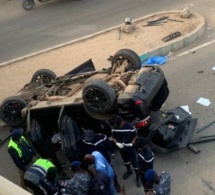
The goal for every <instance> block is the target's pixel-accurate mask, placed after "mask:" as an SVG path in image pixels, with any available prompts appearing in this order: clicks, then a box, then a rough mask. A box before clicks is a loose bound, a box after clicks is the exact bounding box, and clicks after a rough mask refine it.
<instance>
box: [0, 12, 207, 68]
mask: <svg viewBox="0 0 215 195" xmlns="http://www.w3.org/2000/svg"><path fill="white" fill-rule="evenodd" d="M179 12H181V11H179V10H174V11H163V12H158V13H155V14H150V15H147V16H144V17H141V18H138V19H135V20H133V21H134V22H138V21H141V20H143V19H146V18H149V17H152V16H156V15H160V14H164V13H179ZM193 14H195V15H198V16H200V15H199V14H197V13H193ZM120 26H121V24H120V25H117V26H114V27H111V28H108V29H105V30H102V31H99V32H97V33H93V34H91V35H87V36H84V37H81V38H78V39H75V40H72V41H69V42H66V43H63V44H59V45H56V46H54V47H49V48H47V49H44V50H41V51H38V52H34V53H31V54H28V55H25V56H22V57H19V58H15V59H13V60H10V61H6V62H3V63H1V64H0V67H1V66H6V65H9V64H11V63H14V62H17V61H21V60H24V59H27V58H30V57H33V56H36V55H39V54H42V53H46V52H49V51H51V50H54V49H59V48H61V47H65V46H68V45H71V44H73V43H77V42H80V41H83V40H87V39H90V38H92V37H95V36H97V35H101V34H102V33H106V32H109V31H111V30H115V29H117V28H120ZM204 30H205V20H204V18H203V17H202V23H201V24H200V25H199V26H198V27H197V28H196V29H195V31H194V32H191V33H189V34H187V35H186V36H182V37H180V38H178V40H177V41H171V43H170V44H168V45H165V46H163V47H161V48H156V49H153V50H151V51H149V52H147V53H144V54H141V55H140V58H141V61H144V60H146V59H147V58H149V57H151V56H159V55H160V56H165V55H167V54H168V53H169V52H170V51H171V52H172V51H176V50H179V49H182V48H183V47H186V46H187V45H189V44H191V43H193V42H194V41H196V40H197V39H198V38H199V37H200V36H201V35H202V34H203V33H204Z"/></svg>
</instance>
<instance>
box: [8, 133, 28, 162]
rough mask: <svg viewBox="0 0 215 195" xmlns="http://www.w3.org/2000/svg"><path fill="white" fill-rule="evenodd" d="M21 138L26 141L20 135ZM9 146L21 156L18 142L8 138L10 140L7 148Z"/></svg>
mask: <svg viewBox="0 0 215 195" xmlns="http://www.w3.org/2000/svg"><path fill="white" fill-rule="evenodd" d="M21 139H22V140H23V141H24V142H26V143H28V142H27V140H26V139H25V137H24V136H22V137H21ZM9 147H13V148H14V149H15V150H16V151H17V153H18V155H19V157H20V158H22V151H21V150H20V148H19V147H18V144H17V143H16V142H15V141H13V139H12V138H10V142H9V144H8V148H9Z"/></svg>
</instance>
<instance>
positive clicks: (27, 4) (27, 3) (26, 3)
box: [22, 0, 34, 11]
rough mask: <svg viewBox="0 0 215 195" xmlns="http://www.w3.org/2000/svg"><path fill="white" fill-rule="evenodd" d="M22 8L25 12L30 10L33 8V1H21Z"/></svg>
mask: <svg viewBox="0 0 215 195" xmlns="http://www.w3.org/2000/svg"><path fill="white" fill-rule="evenodd" d="M22 7H23V8H24V9H25V10H27V11H28V10H31V9H33V8H34V1H33V0H23V1H22Z"/></svg>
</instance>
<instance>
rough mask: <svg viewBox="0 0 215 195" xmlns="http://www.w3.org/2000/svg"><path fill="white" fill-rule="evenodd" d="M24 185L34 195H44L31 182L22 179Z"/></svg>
mask: <svg viewBox="0 0 215 195" xmlns="http://www.w3.org/2000/svg"><path fill="white" fill-rule="evenodd" d="M24 183H25V185H26V186H27V187H28V188H30V189H31V190H32V191H33V192H34V194H35V195H44V192H43V191H42V190H41V189H40V188H39V186H38V185H35V184H34V183H33V182H31V181H28V180H26V179H24Z"/></svg>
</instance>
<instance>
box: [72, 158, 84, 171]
mask: <svg viewBox="0 0 215 195" xmlns="http://www.w3.org/2000/svg"><path fill="white" fill-rule="evenodd" d="M70 165H71V169H72V170H75V169H77V168H78V167H80V166H81V162H80V161H77V160H76V161H73V162H72V163H71V164H70Z"/></svg>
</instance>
